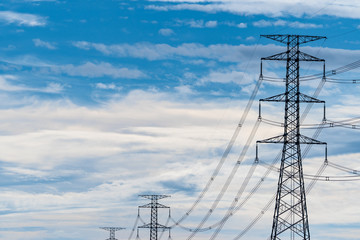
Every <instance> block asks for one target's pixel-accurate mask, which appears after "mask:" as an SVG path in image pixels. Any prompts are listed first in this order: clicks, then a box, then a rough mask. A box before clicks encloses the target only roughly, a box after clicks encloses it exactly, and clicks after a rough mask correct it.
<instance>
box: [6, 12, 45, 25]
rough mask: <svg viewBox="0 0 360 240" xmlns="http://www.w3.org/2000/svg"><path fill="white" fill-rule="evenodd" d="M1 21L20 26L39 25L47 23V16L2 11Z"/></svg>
mask: <svg viewBox="0 0 360 240" xmlns="http://www.w3.org/2000/svg"><path fill="white" fill-rule="evenodd" d="M0 21H2V22H5V23H7V24H16V25H19V26H28V27H39V26H45V25H46V24H47V22H46V18H45V17H42V16H39V15H35V14H29V13H18V12H13V11H0Z"/></svg>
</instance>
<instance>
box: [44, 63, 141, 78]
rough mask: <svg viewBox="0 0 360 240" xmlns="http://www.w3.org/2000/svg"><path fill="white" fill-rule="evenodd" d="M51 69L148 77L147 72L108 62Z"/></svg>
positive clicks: (75, 73) (87, 74) (72, 73)
mask: <svg viewBox="0 0 360 240" xmlns="http://www.w3.org/2000/svg"><path fill="white" fill-rule="evenodd" d="M51 70H52V71H53V72H55V73H57V72H58V73H64V74H67V75H69V76H81V77H90V78H98V77H104V76H108V77H112V78H130V79H136V78H141V77H146V74H144V73H143V72H141V71H140V70H138V69H129V68H126V67H116V66H113V65H112V64H110V63H107V62H100V63H93V62H86V63H84V64H81V65H77V66H76V65H73V64H67V65H58V66H57V65H54V66H52V67H51Z"/></svg>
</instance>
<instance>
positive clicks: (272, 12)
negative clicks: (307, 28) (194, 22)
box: [146, 0, 360, 19]
mask: <svg viewBox="0 0 360 240" xmlns="http://www.w3.org/2000/svg"><path fill="white" fill-rule="evenodd" d="M158 2H172V4H162V5H161V6H160V5H156V4H153V5H149V6H147V7H146V8H147V9H153V10H158V11H170V10H193V11H203V12H210V13H216V12H230V13H234V14H245V15H259V14H263V15H266V16H270V17H281V16H288V15H291V16H295V17H302V16H304V15H308V16H314V15H317V16H319V15H329V16H337V17H345V18H354V19H358V18H359V15H358V12H359V9H360V3H358V2H354V1H351V0H343V1H341V2H336V1H333V0H323V1H302V0H294V1H286V0H275V1H266V0H261V1H252V0H238V1H234V0H209V1H197V0H186V1H185V0H172V1H168V0H160V1H158ZM259 6H261V7H259Z"/></svg>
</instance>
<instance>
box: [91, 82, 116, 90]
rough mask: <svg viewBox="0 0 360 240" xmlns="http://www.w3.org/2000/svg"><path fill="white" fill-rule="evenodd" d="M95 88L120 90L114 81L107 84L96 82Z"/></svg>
mask: <svg viewBox="0 0 360 240" xmlns="http://www.w3.org/2000/svg"><path fill="white" fill-rule="evenodd" d="M96 88H98V89H105V90H107V89H110V90H120V89H121V87H118V86H116V84H114V83H109V84H105V83H97V84H96Z"/></svg>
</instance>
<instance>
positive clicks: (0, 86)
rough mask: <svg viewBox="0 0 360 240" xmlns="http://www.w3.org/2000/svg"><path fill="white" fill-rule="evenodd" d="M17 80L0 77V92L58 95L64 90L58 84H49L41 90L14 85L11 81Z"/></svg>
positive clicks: (4, 76) (9, 77)
mask: <svg viewBox="0 0 360 240" xmlns="http://www.w3.org/2000/svg"><path fill="white" fill-rule="evenodd" d="M14 80H17V77H16V76H13V75H0V90H2V91H6V92H23V91H31V92H43V93H60V92H62V91H63V90H64V86H63V85H61V84H59V83H49V84H47V86H46V87H43V88H34V87H29V86H25V85H22V84H14V83H12V81H14Z"/></svg>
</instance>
